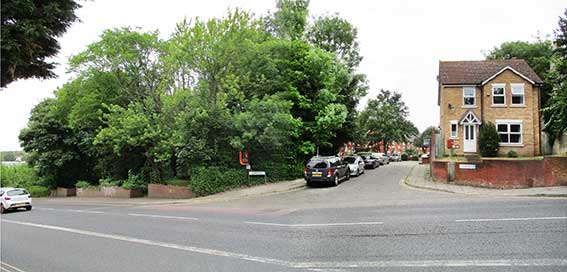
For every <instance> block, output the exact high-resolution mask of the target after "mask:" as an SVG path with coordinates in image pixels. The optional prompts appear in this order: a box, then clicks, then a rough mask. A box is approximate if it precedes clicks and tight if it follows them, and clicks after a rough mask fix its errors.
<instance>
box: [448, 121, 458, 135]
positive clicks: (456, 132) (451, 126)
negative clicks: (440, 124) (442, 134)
mask: <svg viewBox="0 0 567 272" xmlns="http://www.w3.org/2000/svg"><path fill="white" fill-rule="evenodd" d="M453 125H455V130H454V131H453ZM453 132H454V133H455V134H454V135H453ZM449 133H450V134H449V137H450V138H451V139H458V138H459V120H451V124H450V125H449Z"/></svg>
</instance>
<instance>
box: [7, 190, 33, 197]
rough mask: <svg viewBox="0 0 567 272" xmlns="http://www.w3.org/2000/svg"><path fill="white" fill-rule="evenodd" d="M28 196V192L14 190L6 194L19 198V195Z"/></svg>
mask: <svg viewBox="0 0 567 272" xmlns="http://www.w3.org/2000/svg"><path fill="white" fill-rule="evenodd" d="M27 194H28V192H27V191H26V190H12V191H8V192H7V193H6V195H9V196H19V195H27Z"/></svg>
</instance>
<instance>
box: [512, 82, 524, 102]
mask: <svg viewBox="0 0 567 272" xmlns="http://www.w3.org/2000/svg"><path fill="white" fill-rule="evenodd" d="M512 105H524V84H512Z"/></svg>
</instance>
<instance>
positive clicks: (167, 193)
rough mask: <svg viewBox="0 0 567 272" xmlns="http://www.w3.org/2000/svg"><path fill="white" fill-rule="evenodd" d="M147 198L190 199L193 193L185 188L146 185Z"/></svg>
mask: <svg viewBox="0 0 567 272" xmlns="http://www.w3.org/2000/svg"><path fill="white" fill-rule="evenodd" d="M148 197H151V198H176V199H180V198H192V197H193V192H192V191H191V189H189V187H186V186H173V185H161V184H149V185H148Z"/></svg>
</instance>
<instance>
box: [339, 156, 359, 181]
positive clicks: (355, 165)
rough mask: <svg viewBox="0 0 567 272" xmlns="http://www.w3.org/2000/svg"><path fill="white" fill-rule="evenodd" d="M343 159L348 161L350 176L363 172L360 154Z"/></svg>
mask: <svg viewBox="0 0 567 272" xmlns="http://www.w3.org/2000/svg"><path fill="white" fill-rule="evenodd" d="M343 160H344V161H345V162H347V163H348V169H349V170H350V175H351V176H352V175H354V176H360V175H361V174H363V173H364V160H363V159H362V158H361V157H360V156H348V157H344V158H343Z"/></svg>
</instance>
